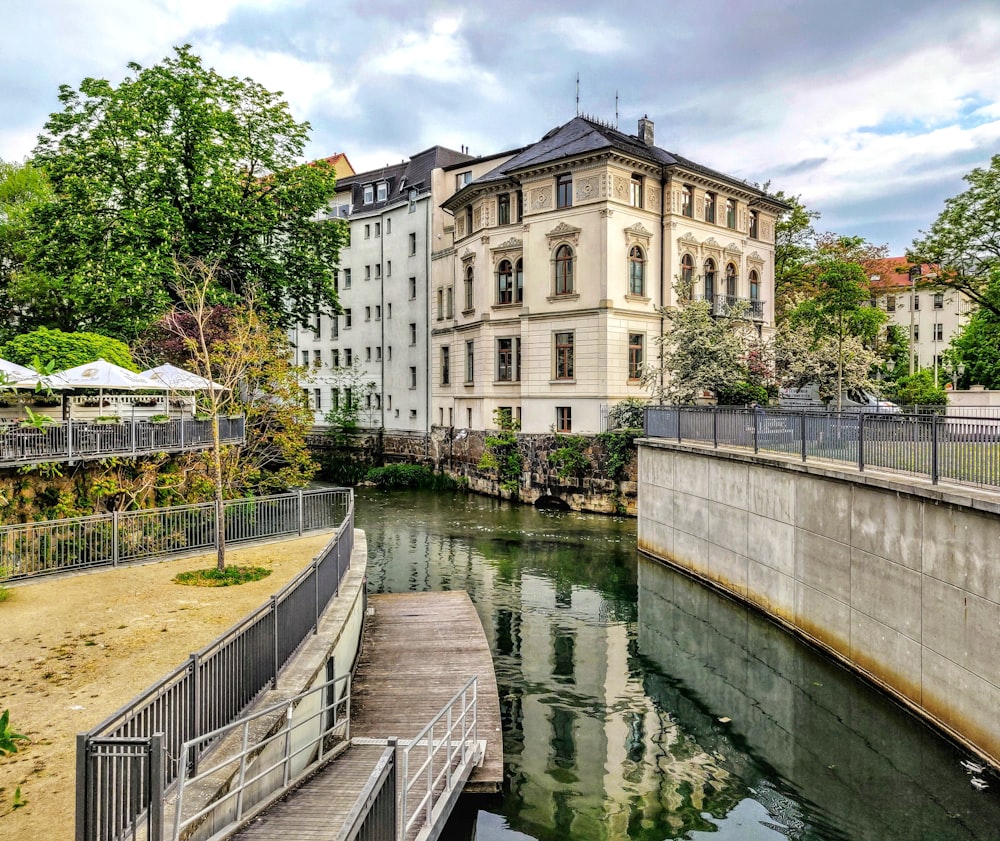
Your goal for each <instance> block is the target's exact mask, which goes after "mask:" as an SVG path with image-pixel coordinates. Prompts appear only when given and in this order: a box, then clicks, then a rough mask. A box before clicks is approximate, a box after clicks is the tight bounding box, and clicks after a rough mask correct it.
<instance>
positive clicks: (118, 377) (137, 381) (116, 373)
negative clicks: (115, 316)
mask: <svg viewBox="0 0 1000 841" xmlns="http://www.w3.org/2000/svg"><path fill="white" fill-rule="evenodd" d="M53 377H55V378H57V380H58V382H59V383H60V385H61V386H62V387H63V388H96V389H97V392H98V395H99V397H98V399H99V400H100V401H101V402H102V404H103V401H104V391H105V389H107V390H108V391H163V385H162V384H161V383H158V382H157V381H156V380H153V379H150V378H149V377H144V376H142V374H137V373H136V372H135V371H129V370H128V368H122V367H121V365H115V364H114V363H112V362H108V361H107V360H106V359H98V360H96V361H94V362H87V363H85V364H83V365H77V366H76V367H75V368H67V369H66V370H65V371H57V372H56V373H55V374H53ZM132 411H133V412H135V407H134V406H133V408H132Z"/></svg>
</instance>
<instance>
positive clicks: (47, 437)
mask: <svg viewBox="0 0 1000 841" xmlns="http://www.w3.org/2000/svg"><path fill="white" fill-rule="evenodd" d="M244 436H245V424H244V418H242V417H235V418H229V417H225V418H222V417H220V418H219V439H220V442H221V443H222V444H242V443H243V441H244ZM211 446H212V420H211V419H207V420H195V419H191V418H184V417H182V418H174V419H172V420H167V421H162V422H159V421H152V420H136V421H121V422H115V423H90V422H85V421H75V420H74V421H54V422H51V423H48V422H47V423H39V424H37V425H35V424H32V423H29V422H26V421H21V422H10V421H8V422H2V421H0V468H3V467H21V466H25V465H31V464H44V463H48V462H71V463H72V462H77V461H89V460H94V459H102V458H107V457H109V456H138V455H148V454H151V453H171V452H185V451H188V450H204V449H207V448H209V447H211Z"/></svg>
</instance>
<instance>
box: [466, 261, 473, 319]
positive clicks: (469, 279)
mask: <svg viewBox="0 0 1000 841" xmlns="http://www.w3.org/2000/svg"><path fill="white" fill-rule="evenodd" d="M475 278H476V276H475V274H474V273H473V271H472V266H469V268H467V269H466V270H465V308H466V309H467V310H471V309H472V308H473V302H474V298H473V296H472V287H473V284H474V281H475Z"/></svg>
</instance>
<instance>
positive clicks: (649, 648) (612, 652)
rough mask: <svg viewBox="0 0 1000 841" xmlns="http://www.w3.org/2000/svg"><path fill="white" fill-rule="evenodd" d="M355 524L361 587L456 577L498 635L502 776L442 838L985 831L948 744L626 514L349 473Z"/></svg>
mask: <svg viewBox="0 0 1000 841" xmlns="http://www.w3.org/2000/svg"><path fill="white" fill-rule="evenodd" d="M358 525H359V527H361V528H364V529H365V530H366V531H367V533H368V545H369V552H370V561H369V587H370V589H371V590H372V591H373V592H398V591H408V590H431V589H442V590H447V589H466V590H468V591H469V592H470V594H471V595H472V598H473V600H474V601H475V603H476V606H477V609H478V611H479V614H480V617H481V619H482V621H483V625H484V628H485V629H486V632H487V636H488V637H489V639H490V641H491V644H492V646H493V652H494V662H495V667H496V672H497V683H498V686H499V691H500V696H501V715H502V719H503V728H504V751H505V761H506V771H507V775H506V776H507V779H506V783H505V791H504V796H503V798H502V799H500V800H499V801H498V802H491V803H489V804H487V805H480V804H473V805H469V804H466V808H465V809H464V810H463V811H462V812H460V813H458V814H456V815H455V817H454V818H453V820H452V821H451V822H450V823H449V826H448V828H447V830H446V837H447V838H455V839H471V838H476V839H477V841H484V839H486V840H487V841H494V840H495V841H512V839H523V838H535V839H544V840H545V841H548V840H549V839H552V840H553V841H555V839H559V840H560V841H564V839H570V841H575V839H580V841H583V839H587V841H589V840H590V839H599V840H600V841H604V839H650V841H652V839H656V840H657V841H660V839H667V838H699V839H702V838H714V839H751V841H756V839H762V841H763V839H775V838H795V839H810V840H811V839H858V841H861V839H876V838H877V839H897V838H898V839H906V841H913V839H921V838H926V839H935V841H937V839H987V838H994V837H996V834H995V832H994V830H993V827H995V826H997V825H998V823H997V821H998V818H1000V811H998V809H997V806H996V798H995V797H994V796H993V795H992V793H987V794H985V795H984V794H978V793H976V792H974V791H972V790H971V788H970V787H969V784H968V778H967V776H966V775H965V774H964V772H963V771H962V770H961V769H960V768H959V767H958V764H957V763H958V760H959V759H960V758H961V757H960V755H959V754H958V752H957V751H956V750H955V749H954V748H953V747H952V746H950V745H949V744H947V743H945V742H944V741H942V740H941V739H939V738H937V737H936V736H935V735H934V734H932V733H931V732H930V731H928V730H927V729H926V728H924V727H923V726H922V725H920V724H919V723H917V722H916V721H914V720H913V719H912V718H911V717H909V716H908V715H907V714H905V713H904V712H902V711H901V710H899V709H898V708H896V707H895V706H893V705H892V704H891V703H889V702H888V701H886V699H885V698H883V697H882V696H880V695H878V694H877V693H875V692H874V691H872V690H870V689H869V688H868V687H866V686H864V685H863V684H861V683H860V682H858V681H857V680H855V679H854V678H852V677H851V676H850V675H848V674H847V673H846V672H844V671H842V670H841V669H839V668H838V667H836V666H834V665H833V664H831V663H830V662H828V661H826V660H824V659H822V658H820V657H818V656H816V655H815V654H814V653H813V652H811V651H810V650H809V649H807V648H805V647H803V646H802V645H800V644H798V643H797V642H795V641H794V640H793V639H792V638H790V637H789V636H787V635H786V634H784V633H783V632H782V631H780V630H779V629H778V628H776V627H775V626H774V625H772V624H770V623H768V622H766V621H765V620H763V619H761V618H760V617H758V616H756V615H755V614H752V613H749V612H748V611H746V610H744V609H742V608H740V607H739V606H737V605H735V604H733V603H731V602H729V601H727V600H726V599H723V598H721V597H719V596H718V595H716V594H715V593H713V592H711V591H709V590H706V589H705V588H703V587H701V585H699V584H697V583H695V582H693V581H691V580H689V579H687V578H685V577H683V576H681V575H678V574H677V573H674V572H672V571H670V570H668V569H666V568H664V567H662V566H660V565H658V564H655V563H653V562H651V561H649V560H647V559H640V558H637V554H636V551H635V524H634V521H628V520H616V519H611V518H603V517H593V516H586V515H579V514H573V513H555V512H539V511H535V510H533V509H531V508H523V507H513V506H509V505H506V504H502V503H499V502H497V501H495V500H489V499H484V498H480V497H465V496H460V495H455V496H452V495H441V494H426V493H423V494H417V493H413V494H409V493H404V494H383V493H378V492H371V491H362V492H361V493H360V494H359V498H358Z"/></svg>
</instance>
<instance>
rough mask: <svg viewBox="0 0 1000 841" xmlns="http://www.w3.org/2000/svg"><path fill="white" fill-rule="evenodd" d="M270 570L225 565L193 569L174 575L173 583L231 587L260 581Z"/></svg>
mask: <svg viewBox="0 0 1000 841" xmlns="http://www.w3.org/2000/svg"><path fill="white" fill-rule="evenodd" d="M270 574H271V570H269V569H268V568H267V567H241V566H227V567H224V568H223V569H219V568H217V567H211V568H210V569H193V570H191V571H190V572H181V573H178V574H177V575H176V576H174V583H175V584H188V585H191V586H193V587H233V586H236V585H237V584H246V583H248V582H250V581H260V579H262V578H267V576H269V575H270Z"/></svg>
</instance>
